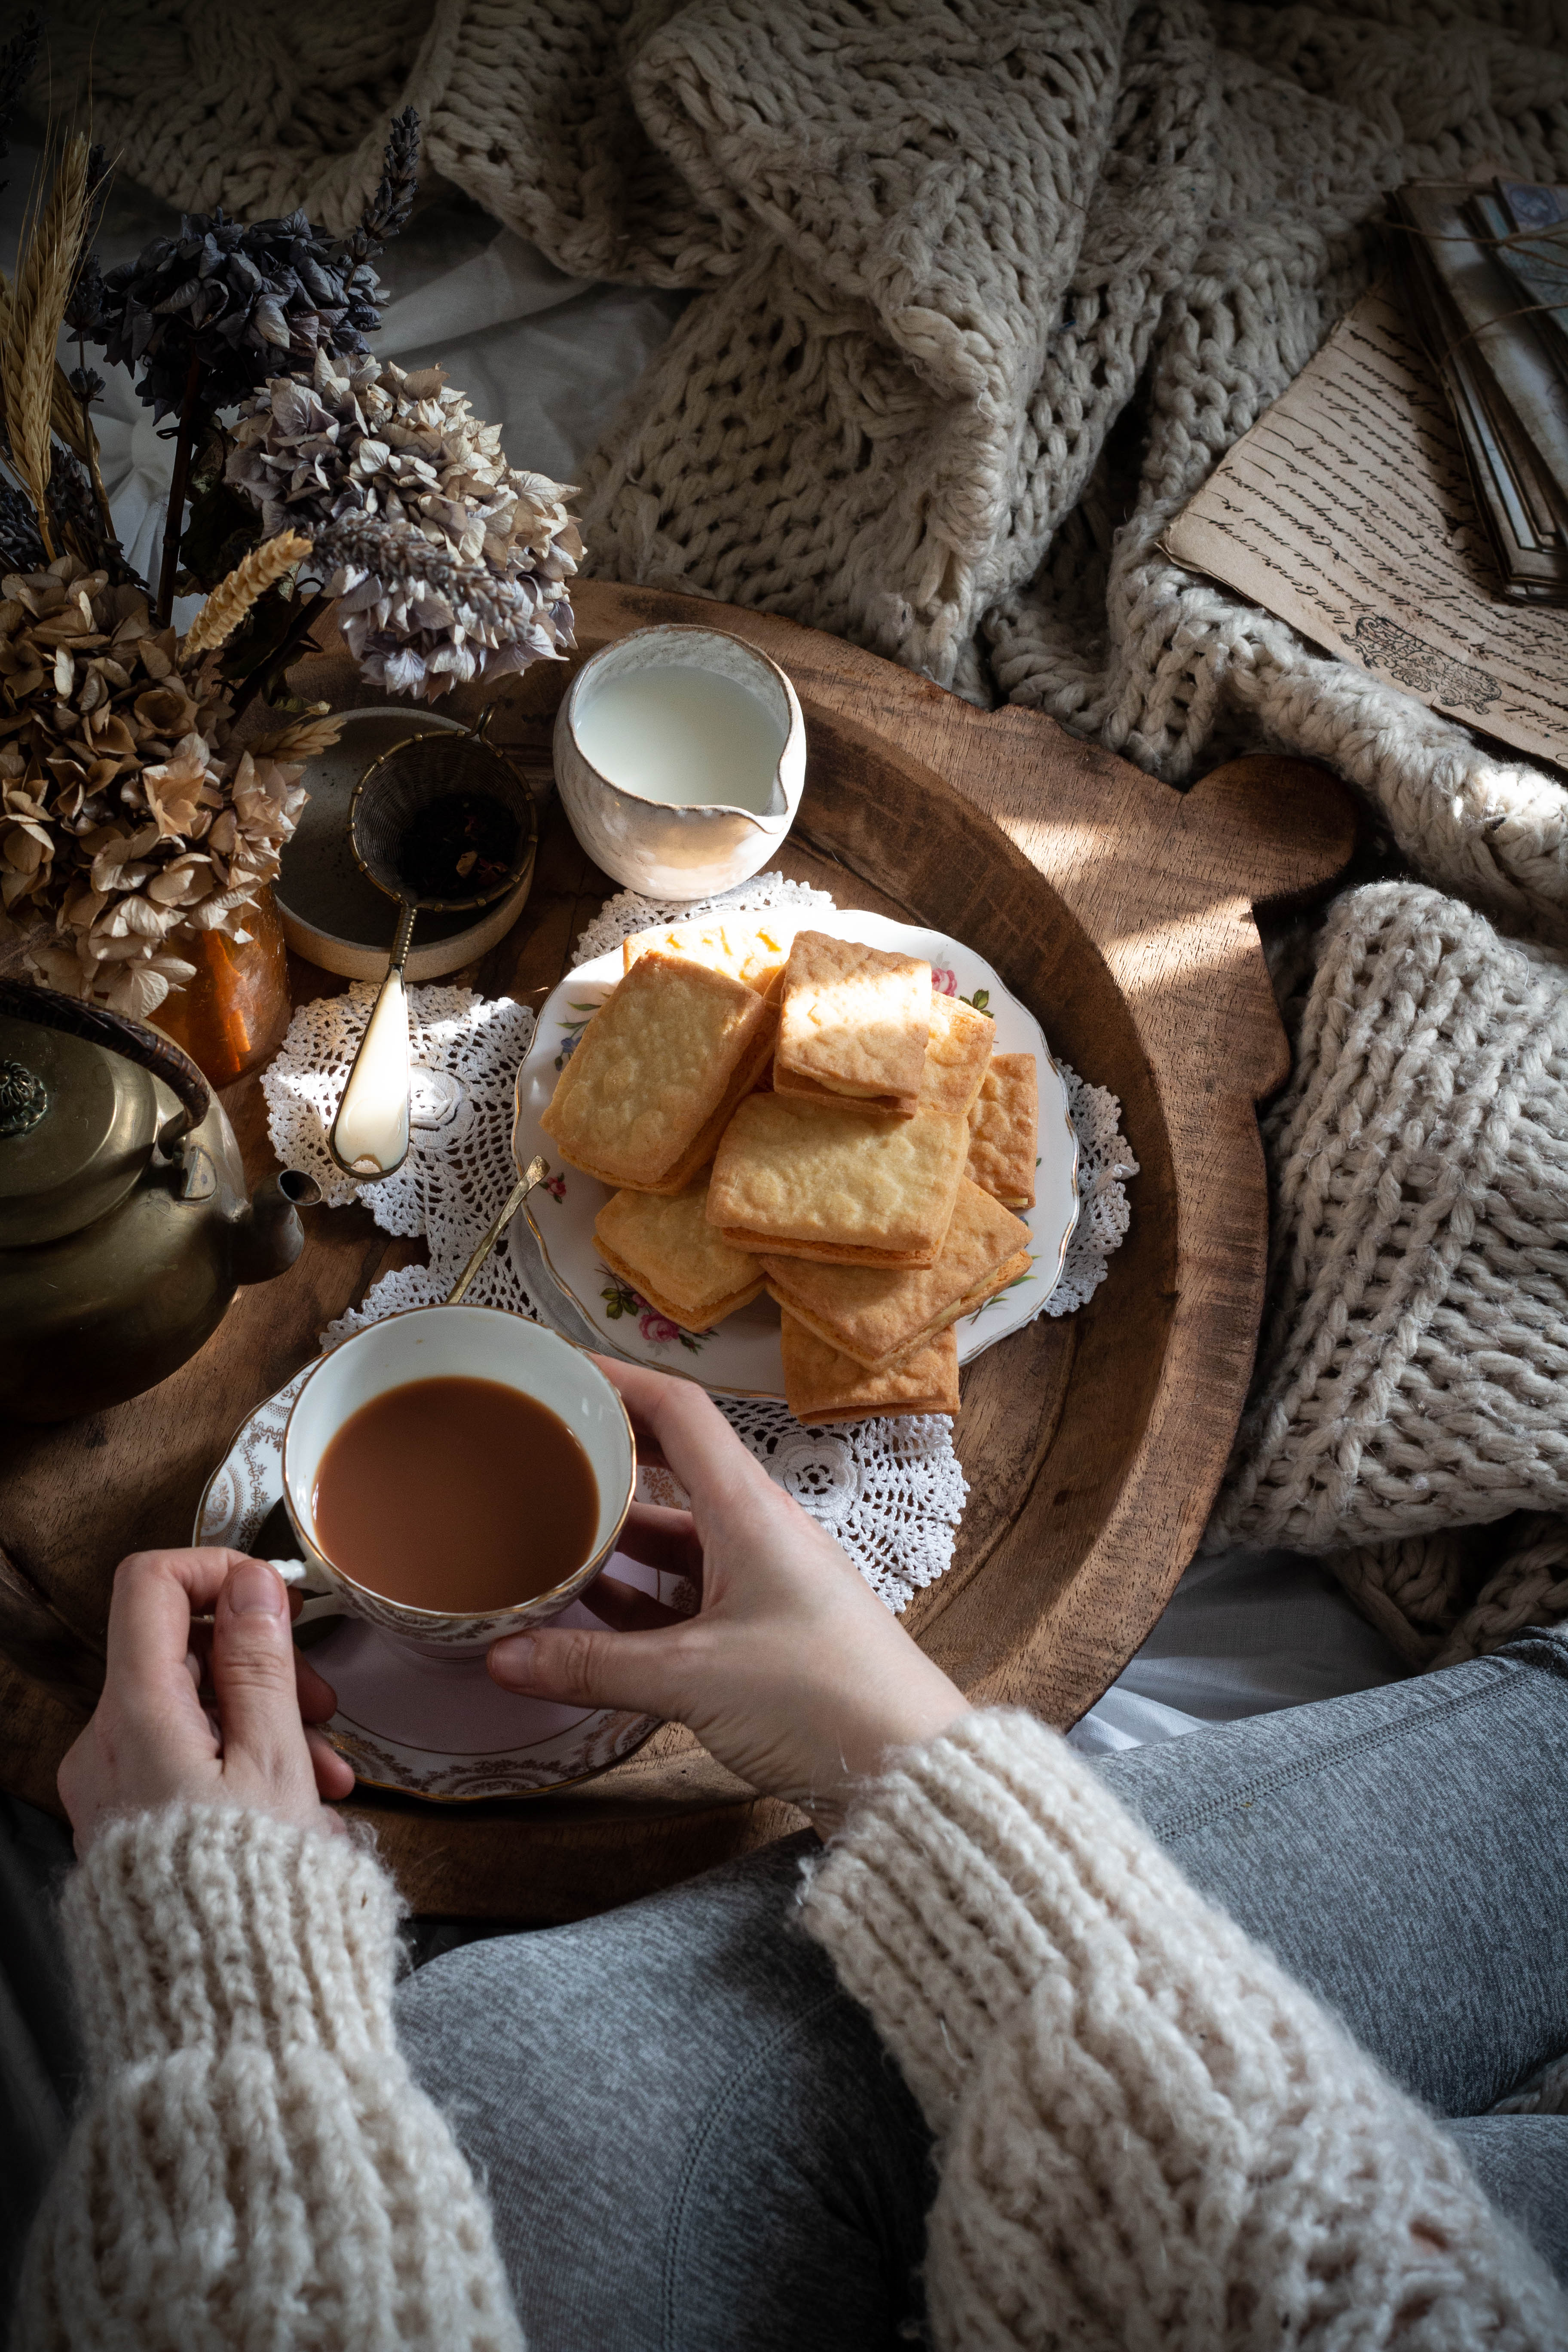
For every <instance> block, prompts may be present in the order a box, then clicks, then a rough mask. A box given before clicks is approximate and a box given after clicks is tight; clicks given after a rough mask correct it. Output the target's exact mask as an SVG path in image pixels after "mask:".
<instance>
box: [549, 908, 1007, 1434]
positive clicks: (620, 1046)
mask: <svg viewBox="0 0 1568 2352" xmlns="http://www.w3.org/2000/svg"><path fill="white" fill-rule="evenodd" d="M623 956H624V977H623V978H622V980H621V982H620V983H619V985H618V986H617V987H616V989H615V990H614V992H612V993H611V994H610V995H609V996H608V997H606V998H605V1003H603V1004H602V1005H601V1007H600V1008H599V1010H598V1011H597V1012H596V1013H595V1015H594V1017H593V1019H592V1020H591V1021H590V1022H589V1024H588V1025H587V1027H586V1029H585V1030H584V1033H583V1035H582V1037H581V1039H580V1041H579V1043H578V1045H577V1048H576V1050H575V1052H574V1055H572V1058H571V1060H570V1061H569V1062H568V1063H567V1064H566V1066H565V1068H564V1070H563V1072H562V1075H561V1080H560V1083H559V1085H558V1086H557V1087H556V1089H555V1093H554V1096H553V1097H552V1100H551V1102H550V1105H549V1108H547V1110H546V1111H545V1113H544V1116H543V1118H542V1126H543V1128H544V1130H545V1132H546V1133H547V1134H548V1135H550V1136H551V1137H552V1138H553V1139H554V1141H555V1143H556V1144H557V1146H558V1147H559V1149H560V1151H561V1154H562V1157H563V1159H564V1160H567V1161H568V1163H569V1164H570V1165H571V1166H573V1167H574V1168H578V1169H581V1170H582V1171H584V1173H585V1174H587V1175H590V1176H596V1177H598V1178H599V1179H600V1181H602V1182H604V1183H606V1184H611V1185H614V1186H616V1188H617V1189H616V1192H615V1195H614V1197H613V1199H611V1200H610V1201H609V1202H607V1203H606V1204H605V1207H604V1209H602V1210H601V1212H600V1213H599V1216H598V1219H597V1221H596V1223H595V1239H596V1241H597V1243H598V1246H599V1252H600V1255H601V1256H602V1257H603V1259H604V1261H605V1265H607V1266H608V1267H609V1268H610V1270H611V1271H612V1272H613V1273H615V1274H616V1275H617V1276H619V1277H620V1278H621V1279H622V1280H623V1281H625V1282H627V1283H628V1284H630V1286H632V1287H633V1288H634V1289H635V1290H637V1291H638V1292H640V1293H641V1295H642V1296H643V1297H645V1298H646V1299H647V1302H648V1304H649V1305H650V1306H651V1307H656V1308H657V1309H658V1312H659V1313H660V1314H661V1315H665V1316H667V1317H668V1318H669V1320H670V1321H671V1322H674V1323H678V1324H679V1325H680V1326H681V1327H682V1328H684V1329H687V1330H690V1331H706V1330H710V1329H711V1328H712V1327H713V1325H714V1324H715V1323H717V1322H719V1321H721V1319H722V1318H723V1317H724V1316H726V1315H730V1314H732V1313H733V1312H734V1310H735V1309H736V1308H737V1307H743V1306H744V1305H746V1303H747V1302H748V1301H749V1300H750V1299H752V1298H754V1297H757V1296H758V1294H759V1293H760V1292H761V1291H763V1290H764V1289H765V1290H766V1291H767V1293H768V1295H769V1296H770V1297H772V1298H773V1299H774V1300H776V1301H777V1303H778V1306H779V1307H780V1309H781V1311H782V1315H783V1332H782V1339H783V1349H784V1390H785V1395H786V1398H787V1401H788V1403H789V1406H790V1410H791V1412H794V1413H795V1415H796V1416H797V1417H798V1418H799V1419H800V1420H802V1421H805V1422H809V1423H824V1422H833V1421H858V1420H862V1419H865V1418H867V1417H868V1416H871V1415H875V1414H885V1413H909V1412H942V1413H955V1412H957V1411H958V1341H957V1337H956V1334H955V1331H954V1328H953V1326H954V1325H955V1324H956V1323H957V1321H958V1319H959V1318H960V1317H961V1316H964V1315H969V1314H972V1313H973V1311H974V1309H975V1308H976V1307H980V1306H982V1305H984V1301H985V1300H986V1299H987V1298H989V1297H992V1296H993V1295H994V1293H995V1292H996V1291H998V1290H1001V1289H1003V1288H1005V1286H1006V1285H1007V1284H1008V1283H1010V1282H1013V1281H1016V1279H1017V1278H1018V1277H1019V1276H1021V1275H1023V1274H1025V1273H1026V1271H1027V1269H1028V1266H1029V1263H1030V1259H1029V1232H1028V1228H1027V1226H1026V1224H1025V1223H1023V1221H1022V1219H1021V1218H1020V1217H1019V1216H1017V1215H1016V1213H1015V1212H1016V1210H1019V1209H1026V1208H1030V1207H1032V1206H1033V1205H1034V1197H1035V1142H1036V1129H1037V1118H1038V1109H1037V1094H1036V1071H1035V1061H1034V1056H1033V1055H1029V1054H993V1052H992V1050H991V1039H992V1035H993V1034H994V1032H993V1025H992V1023H991V1020H990V1018H989V1016H988V1015H987V1014H985V1013H978V1012H976V1011H975V1010H974V1009H973V1007H972V1006H970V1005H967V1004H964V1003H962V1002H960V1001H959V1000H957V999H955V998H952V997H948V996H942V995H936V994H933V992H932V988H931V966H930V965H929V964H928V963H923V962H921V960H920V959H919V958H918V957H915V956H906V955H899V954H890V953H888V952H885V951H884V950H881V949H879V948H870V947H863V946H861V945H859V944H858V942H856V941H854V940H839V939H834V938H832V937H830V936H829V935H827V934H826V933H825V932H821V931H811V930H800V931H792V929H791V928H790V927H789V926H787V925H786V924H784V923H783V922H781V920H780V919H779V918H778V917H777V916H774V915H770V914H752V915H746V916H731V917H730V918H729V919H724V920H721V919H717V918H715V919H710V921H708V922H707V923H698V924H690V925H674V926H671V927H669V928H668V929H660V930H658V931H651V932H649V931H645V932H640V933H638V934H637V936H636V937H634V938H632V939H630V940H627V941H626V945H625V949H624V951H623Z"/></svg>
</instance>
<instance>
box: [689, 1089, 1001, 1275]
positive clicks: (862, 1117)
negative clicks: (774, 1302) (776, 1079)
mask: <svg viewBox="0 0 1568 2352" xmlns="http://www.w3.org/2000/svg"><path fill="white" fill-rule="evenodd" d="M968 1144H969V1129H968V1127H967V1125H966V1124H965V1122H964V1121H963V1119H961V1118H952V1117H951V1116H950V1115H949V1114H947V1113H945V1112H942V1111H921V1112H918V1113H917V1114H916V1116H915V1117H914V1118H905V1119H887V1118H876V1117H875V1116H873V1115H871V1114H869V1113H868V1112H865V1111H862V1110H856V1109H851V1108H849V1107H848V1106H847V1105H846V1106H845V1108H843V1109H841V1110H826V1109H822V1108H817V1107H816V1106H813V1107H812V1108H809V1109H807V1108H803V1107H802V1106H801V1105H799V1104H797V1103H792V1102H791V1101H790V1100H789V1099H788V1097H785V1096H784V1095H781V1094H778V1093H776V1092H775V1093H773V1094H752V1095H748V1096H747V1097H746V1098H745V1100H744V1101H743V1102H742V1104H741V1105H740V1106H739V1108H737V1110H736V1112H735V1115H734V1117H733V1118H732V1119H731V1122H730V1124H729V1126H728V1128H727V1129H725V1132H724V1139H723V1141H722V1142H721V1144H720V1146H719V1153H718V1157H717V1159H716V1160H715V1161H714V1163H713V1179H712V1182H711V1184H710V1187H709V1192H708V1214H709V1216H710V1219H711V1220H712V1222H713V1223H715V1224H716V1225H718V1226H719V1228H720V1230H721V1232H722V1234H723V1235H724V1238H725V1240H726V1241H728V1242H730V1243H731V1244H732V1245H733V1246H734V1247H735V1248H737V1249H745V1250H752V1251H754V1252H755V1253H757V1254H758V1255H762V1254H763V1252H770V1253H772V1254H773V1255H775V1256H781V1257H817V1258H826V1259H828V1260H834V1261H841V1262H843V1263H846V1264H848V1265H893V1266H908V1265H931V1264H932V1263H933V1262H934V1260H935V1259H936V1257H937V1255H938V1253H939V1252H940V1250H941V1248H942V1243H943V1242H944V1241H945V1240H946V1238H947V1228H948V1223H949V1221H950V1219H951V1218H952V1204H953V1202H954V1200H955V1199H956V1197H957V1193H958V1183H959V1179H960V1177H961V1176H962V1175H963V1160H964V1155H965V1152H966V1150H967V1149H968Z"/></svg>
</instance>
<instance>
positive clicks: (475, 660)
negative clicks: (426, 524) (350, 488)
mask: <svg viewBox="0 0 1568 2352" xmlns="http://www.w3.org/2000/svg"><path fill="white" fill-rule="evenodd" d="M316 560H317V562H319V563H321V564H331V565H332V566H333V567H334V568H333V570H332V572H331V576H330V578H329V580H328V583H327V589H328V593H329V594H331V595H333V596H336V597H337V598H338V600H339V602H338V606H337V611H336V614H334V618H335V619H336V620H337V622H338V624H339V625H340V626H341V628H342V634H343V642H344V644H345V645H346V646H348V649H349V651H350V653H352V654H353V657H354V659H355V661H357V662H358V664H359V669H360V676H361V677H363V678H365V679H367V680H369V681H370V682H371V683H372V684H374V685H376V686H379V687H382V688H384V689H385V690H386V691H387V692H388V693H389V694H422V695H424V697H425V698H426V701H430V702H433V701H434V700H435V699H436V698H437V695H440V694H444V693H446V692H447V690H448V688H451V687H454V686H468V685H469V684H471V683H472V682H473V681H474V680H476V679H480V680H483V681H484V682H485V683H487V684H489V683H492V682H493V681H494V680H495V679H497V678H500V677H506V676H507V675H508V674H509V673H510V672H511V671H514V670H523V669H526V668H527V667H528V666H529V664H530V663H531V662H535V661H540V660H545V661H552V660H558V659H559V658H560V656H562V654H563V652H564V651H565V650H566V649H567V648H568V647H569V646H571V644H572V642H573V639H572V635H571V622H572V607H571V605H570V604H569V603H568V602H567V600H566V598H565V596H564V595H563V594H561V593H556V594H555V595H554V596H553V597H552V595H551V593H550V592H551V588H552V583H550V582H549V581H546V580H542V579H541V578H539V577H538V576H537V575H536V574H535V573H533V572H521V571H520V572H515V573H512V574H508V573H505V572H500V571H499V570H496V569H494V568H492V567H491V566H489V565H488V564H487V563H485V562H483V561H482V559H481V560H480V561H479V562H472V563H465V562H461V561H460V560H458V559H454V558H453V557H451V556H449V555H447V553H446V552H445V551H444V550H443V549H442V548H441V547H439V546H438V545H437V544H435V543H433V542H432V541H430V540H427V539H426V538H425V537H424V535H423V534H422V533H421V532H419V531H417V530H414V529H413V528H412V527H411V526H410V525H408V524H407V523H388V522H377V521H375V520H374V519H372V518H371V517H369V516H364V515H353V514H351V515H344V516H343V517H342V520H341V521H338V522H335V523H329V524H328V526H327V528H326V530H324V531H321V533H320V534H319V535H318V538H317V541H316Z"/></svg>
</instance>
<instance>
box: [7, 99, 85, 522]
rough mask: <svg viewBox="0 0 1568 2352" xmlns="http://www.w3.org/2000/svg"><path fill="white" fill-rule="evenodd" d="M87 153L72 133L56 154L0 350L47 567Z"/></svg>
mask: <svg viewBox="0 0 1568 2352" xmlns="http://www.w3.org/2000/svg"><path fill="white" fill-rule="evenodd" d="M87 148H88V142H87V141H86V140H85V139H84V138H83V137H82V136H81V134H80V133H78V134H77V135H76V136H75V137H74V138H71V139H68V140H67V141H66V142H65V144H64V146H63V147H62V149H61V151H60V160H59V163H58V165H57V167H56V170H55V176H54V181H53V184H52V185H51V186H50V189H49V193H48V194H47V197H45V199H44V201H43V204H42V206H41V207H40V209H39V210H38V211H37V214H36V215H35V216H34V219H33V222H32V226H31V234H30V235H29V236H28V238H27V247H26V253H25V254H24V255H23V256H22V261H21V266H20V268H18V270H17V273H16V288H15V290H14V292H13V294H12V298H11V306H10V316H9V318H8V320H7V321H6V328H5V341H4V343H3V344H0V390H3V392H4V395H5V430H6V434H7V436H8V437H9V439H10V444H11V454H12V457H13V458H14V460H15V462H16V471H17V473H18V474H19V475H20V476H21V478H22V480H23V483H24V484H25V486H26V490H27V494H28V496H29V498H31V499H32V501H33V504H34V507H35V508H36V509H37V517H38V529H39V531H40V533H41V535H42V538H43V541H44V547H45V550H46V551H47V554H48V555H49V556H50V557H51V559H52V558H53V556H54V554H55V546H54V541H53V540H52V538H51V535H50V530H49V499H48V488H49V424H50V415H51V412H52V409H53V405H54V397H55V344H56V342H57V341H58V336H59V331H60V320H61V319H62V318H63V317H64V315H65V307H66V298H67V296H68V294H69V292H70V289H71V280H72V278H73V277H74V276H75V274H76V265H77V260H78V257H79V253H80V250H81V240H82V234H83V231H84V229H85V227H86V222H87Z"/></svg>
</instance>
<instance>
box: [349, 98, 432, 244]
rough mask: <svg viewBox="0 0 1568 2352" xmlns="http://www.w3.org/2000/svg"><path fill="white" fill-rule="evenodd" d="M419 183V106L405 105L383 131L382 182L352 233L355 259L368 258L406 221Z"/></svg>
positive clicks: (387, 241)
mask: <svg viewBox="0 0 1568 2352" xmlns="http://www.w3.org/2000/svg"><path fill="white" fill-rule="evenodd" d="M418 185H419V110H418V108H417V107H416V106H405V108H404V110H403V112H402V113H401V114H395V115H394V116H393V118H392V128H391V130H390V131H388V132H387V134H386V160H385V163H384V167H383V170H382V174H381V184H380V186H379V187H378V188H377V189H376V192H375V194H374V196H372V198H371V200H370V202H369V204H368V205H366V206H365V208H364V212H363V215H362V217H361V220H360V225H359V226H358V228H356V229H355V230H353V233H352V234H351V236H350V237H349V240H348V246H349V251H350V252H351V253H352V254H353V257H354V259H355V260H356V261H369V260H370V259H372V257H374V255H376V254H378V253H379V252H380V251H381V249H382V247H384V245H386V244H388V243H389V242H390V241H391V239H392V238H393V237H395V236H396V235H397V232H398V230H399V229H400V228H402V227H403V226H405V223H406V222H407V219H408V215H409V214H410V213H411V212H412V211H413V209H414V197H415V193H416V189H417V188H418Z"/></svg>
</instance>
